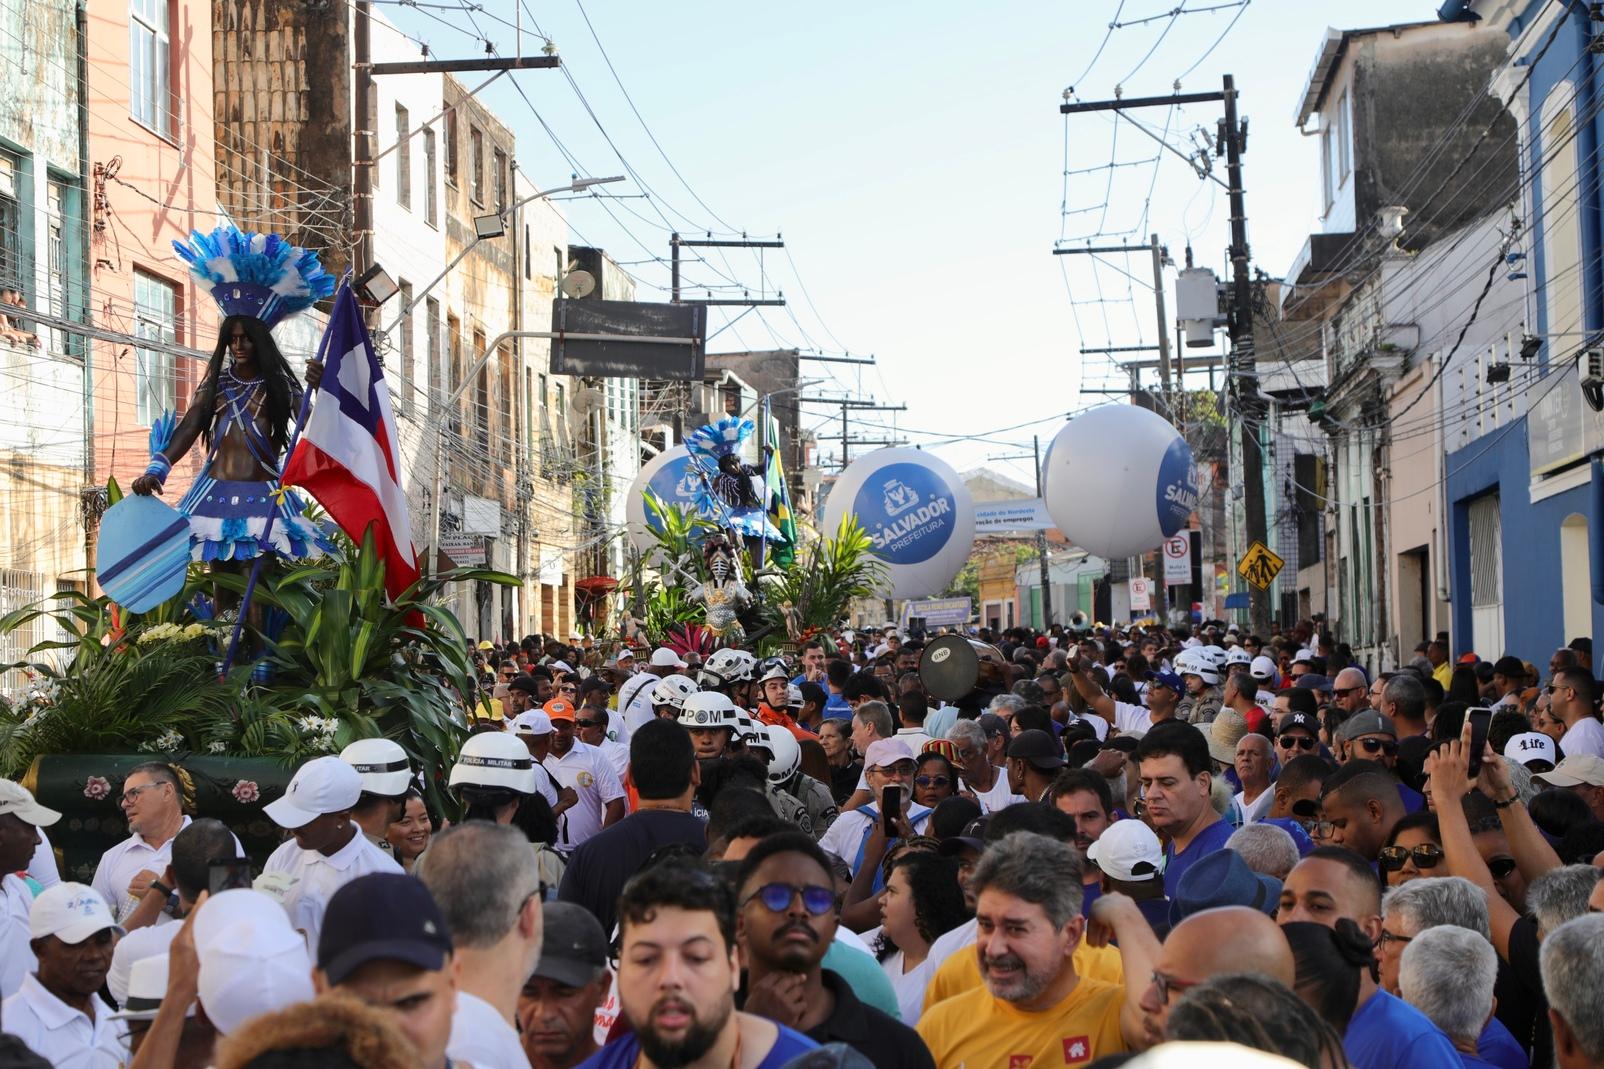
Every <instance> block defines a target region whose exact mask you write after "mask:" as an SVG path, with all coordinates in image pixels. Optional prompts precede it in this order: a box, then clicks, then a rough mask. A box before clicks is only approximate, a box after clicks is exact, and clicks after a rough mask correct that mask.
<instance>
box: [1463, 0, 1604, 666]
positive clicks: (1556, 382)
mask: <svg viewBox="0 0 1604 1069" xmlns="http://www.w3.org/2000/svg"><path fill="white" fill-rule="evenodd" d="M1439 17H1440V18H1442V19H1443V20H1445V21H1465V20H1481V21H1483V22H1484V23H1486V24H1489V25H1493V26H1498V27H1502V28H1503V29H1504V30H1505V31H1506V32H1507V34H1508V36H1509V39H1510V49H1509V53H1508V58H1507V60H1506V61H1505V63H1504V64H1503V66H1502V67H1501V68H1500V69H1499V70H1498V71H1497V72H1495V74H1494V76H1493V79H1492V84H1491V86H1490V89H1489V91H1490V93H1491V94H1492V95H1494V96H1496V97H1497V98H1498V99H1499V100H1501V101H1502V102H1503V103H1504V105H1505V107H1506V108H1508V110H1509V112H1510V114H1511V115H1513V117H1514V118H1515V122H1516V127H1517V130H1518V139H1517V149H1518V153H1519V159H1520V164H1521V166H1520V174H1519V178H1518V179H1517V181H1516V182H1515V186H1516V188H1515V189H1511V190H1504V189H1492V188H1489V189H1487V190H1486V191H1485V195H1486V196H1487V198H1488V203H1489V204H1492V203H1513V204H1514V206H1515V207H1514V212H1513V218H1514V219H1516V220H1520V221H1523V224H1524V225H1523V226H1520V227H1519V228H1517V227H1516V226H1511V228H1510V230H1509V232H1508V233H1506V235H1505V241H1506V246H1505V248H1506V250H1507V253H1506V256H1505V266H1504V267H1503V268H1500V270H1504V271H1506V272H1507V277H1514V278H1521V277H1523V276H1524V282H1525V286H1526V292H1525V307H1524V308H1523V309H1509V310H1494V309H1484V310H1483V314H1489V313H1491V314H1492V315H1493V316H1495V317H1497V318H1504V319H1507V320H1508V321H1510V322H1512V323H1513V322H1516V321H1518V322H1520V323H1521V324H1522V329H1521V330H1520V332H1519V333H1518V334H1516V335H1515V336H1514V338H1513V342H1512V344H1511V345H1510V346H1509V348H1508V350H1507V353H1508V357H1507V362H1506V363H1505V364H1504V365H1503V367H1502V369H1500V370H1493V369H1491V368H1485V367H1484V368H1481V369H1473V370H1479V371H1480V374H1479V375H1475V376H1469V375H1466V374H1465V373H1464V372H1465V368H1464V367H1461V368H1459V369H1458V374H1457V375H1456V374H1455V369H1453V368H1452V367H1450V368H1446V369H1445V371H1446V372H1447V374H1445V375H1444V383H1443V390H1444V399H1443V404H1442V407H1441V412H1442V416H1443V420H1444V424H1443V430H1444V439H1445V450H1446V458H1445V464H1444V473H1445V484H1446V490H1445V494H1444V498H1445V505H1446V508H1445V519H1446V521H1447V526H1448V556H1449V573H1450V589H1451V597H1450V602H1451V606H1452V611H1451V619H1452V633H1453V645H1454V652H1455V653H1456V654H1458V653H1461V652H1463V651H1466V650H1474V651H1475V652H1476V653H1477V654H1479V655H1481V656H1482V657H1484V658H1490V657H1496V656H1499V655H1500V654H1503V653H1510V654H1514V655H1516V656H1519V657H1523V658H1525V659H1527V660H1529V661H1532V662H1533V663H1535V664H1539V665H1542V664H1545V663H1546V660H1547V657H1548V656H1549V654H1550V653H1551V652H1552V651H1553V650H1554V649H1555V648H1557V647H1559V646H1562V645H1564V644H1565V643H1566V641H1568V640H1569V639H1571V638H1574V637H1577V636H1579V635H1592V634H1593V633H1594V632H1595V631H1596V630H1598V628H1599V625H1600V624H1601V623H1604V598H1601V597H1598V596H1596V595H1595V593H1594V590H1595V587H1594V584H1595V583H1597V582H1600V580H1604V574H1600V573H1601V571H1604V568H1601V564H1600V563H1595V562H1594V560H1593V557H1594V550H1593V543H1594V542H1595V541H1597V540H1598V539H1600V537H1601V535H1604V532H1600V530H1599V525H1600V524H1601V523H1604V504H1601V503H1604V474H1601V471H1604V469H1600V468H1599V465H1598V463H1597V461H1596V460H1595V459H1594V458H1596V457H1597V456H1598V455H1599V454H1600V453H1601V452H1604V416H1601V415H1600V414H1599V413H1598V412H1595V411H1593V410H1592V409H1591V408H1590V407H1589V406H1588V405H1587V404H1586V403H1585V401H1584V399H1583V395H1582V389H1581V383H1580V379H1579V375H1578V371H1577V361H1578V358H1579V357H1581V356H1582V354H1584V353H1585V351H1586V350H1587V348H1588V346H1589V344H1591V345H1594V346H1597V345H1600V344H1604V335H1601V333H1600V332H1601V330H1604V236H1601V228H1600V212H1601V208H1604V199H1601V196H1604V193H1601V190H1600V184H1599V179H1600V173H1599V172H1600V161H1599V140H1600V136H1601V133H1604V116H1601V115H1600V113H1599V108H1600V103H1601V102H1604V55H1601V54H1598V53H1597V52H1595V51H1593V50H1592V49H1590V47H1589V45H1590V43H1592V42H1594V41H1595V40H1597V41H1598V42H1599V43H1600V44H1604V36H1596V35H1601V34H1604V23H1600V22H1594V21H1592V20H1590V19H1589V18H1588V14H1587V5H1585V4H1569V3H1564V2H1561V0H1448V2H1446V3H1444V4H1443V5H1442V7H1441V9H1440V11H1439ZM1595 47H1596V46H1595ZM1475 166H1476V163H1475V160H1474V159H1471V160H1470V161H1469V162H1468V163H1467V167H1471V168H1473V167H1475ZM1486 270H1487V267H1486V265H1483V264H1481V263H1474V264H1467V265H1466V267H1465V273H1466V275H1467V277H1469V276H1477V277H1478V278H1479V277H1480V276H1481V275H1483V274H1484V273H1485V272H1486ZM1516 313H1519V314H1516ZM1500 377H1503V378H1504V379H1505V381H1506V383H1508V381H1509V380H1510V379H1511V378H1512V380H1513V382H1512V384H1511V385H1512V386H1513V389H1509V388H1508V386H1506V387H1505V388H1504V389H1502V390H1499V391H1494V390H1493V389H1492V388H1491V387H1492V386H1493V385H1494V384H1495V383H1497V382H1498V381H1499V379H1500ZM1495 392H1497V393H1499V394H1500V395H1501V398H1502V399H1500V400H1496V401H1494V400H1492V395H1493V394H1494V393H1495Z"/></svg>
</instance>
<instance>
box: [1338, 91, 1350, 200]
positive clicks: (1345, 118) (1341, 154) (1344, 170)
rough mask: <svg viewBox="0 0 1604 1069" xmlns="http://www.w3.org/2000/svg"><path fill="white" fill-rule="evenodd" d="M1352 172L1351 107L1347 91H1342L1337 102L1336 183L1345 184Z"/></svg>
mask: <svg viewBox="0 0 1604 1069" xmlns="http://www.w3.org/2000/svg"><path fill="white" fill-rule="evenodd" d="M1351 170H1353V107H1352V105H1350V104H1349V103H1348V91H1347V90H1346V89H1344V90H1343V91H1342V97H1341V98H1340V99H1339V100H1338V101H1337V181H1338V182H1339V183H1340V182H1345V181H1347V179H1348V173H1349V172H1350V171H1351Z"/></svg>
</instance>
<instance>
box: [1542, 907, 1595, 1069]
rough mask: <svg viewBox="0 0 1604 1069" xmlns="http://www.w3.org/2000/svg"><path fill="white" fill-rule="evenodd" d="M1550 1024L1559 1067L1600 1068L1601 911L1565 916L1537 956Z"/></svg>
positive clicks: (1572, 1068)
mask: <svg viewBox="0 0 1604 1069" xmlns="http://www.w3.org/2000/svg"><path fill="white" fill-rule="evenodd" d="M1539 961H1540V965H1541V968H1542V972H1543V988H1544V990H1546V991H1547V992H1548V1004H1549V1008H1548V1019H1549V1021H1550V1023H1551V1024H1552V1025H1553V1027H1554V1063H1555V1065H1556V1066H1558V1069H1601V1067H1604V1015H1601V1014H1600V1013H1599V1010H1598V1008H1599V1006H1600V1004H1601V1003H1604V916H1600V915H1599V914H1596V913H1594V914H1589V915H1588V916H1585V917H1577V918H1576V919H1575V920H1571V921H1567V922H1566V923H1565V924H1563V925H1561V926H1560V927H1559V928H1558V929H1557V930H1555V931H1554V932H1552V933H1550V934H1549V937H1548V938H1547V939H1546V940H1544V942H1543V949H1542V953H1541V956H1540V958H1539Z"/></svg>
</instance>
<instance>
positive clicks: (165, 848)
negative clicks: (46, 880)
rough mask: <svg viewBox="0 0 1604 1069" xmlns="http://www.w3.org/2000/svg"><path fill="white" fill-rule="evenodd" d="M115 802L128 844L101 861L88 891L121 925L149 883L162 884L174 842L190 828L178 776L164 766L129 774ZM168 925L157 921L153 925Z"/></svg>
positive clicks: (152, 765)
mask: <svg viewBox="0 0 1604 1069" xmlns="http://www.w3.org/2000/svg"><path fill="white" fill-rule="evenodd" d="M118 801H119V804H120V805H121V806H122V811H123V816H124V818H125V819H126V820H127V821H128V832H129V834H128V838H126V839H124V840H123V841H122V842H120V843H118V844H117V845H116V846H114V847H112V848H111V849H110V850H107V851H106V852H105V853H104V854H102V855H100V864H99V865H97V866H96V867H95V875H94V877H93V878H92V879H91V880H90V881H89V885H90V886H91V887H93V888H94V889H95V890H96V891H97V892H99V894H100V897H101V898H102V899H104V900H105V902H106V903H107V904H108V905H109V906H110V907H111V910H112V913H113V915H115V916H116V917H117V919H118V920H119V921H120V920H122V919H123V918H125V917H127V916H128V915H129V914H131V913H133V911H134V909H135V908H136V907H137V906H138V905H139V900H140V899H142V898H144V897H145V892H146V891H148V890H150V884H151V881H153V880H158V879H160V878H161V874H162V873H163V872H164V871H165V870H166V868H167V865H168V864H169V863H170V862H171V861H172V859H173V836H175V835H177V834H178V833H179V832H180V831H182V830H183V829H184V828H186V827H188V826H189V819H190V818H189V817H187V816H185V815H184V791H183V785H182V784H181V783H180V782H179V778H178V773H177V772H176V771H175V770H174V768H173V766H172V765H169V764H166V763H165V762H162V761H151V762H147V763H146V764H142V765H135V766H134V767H133V768H131V769H129V770H128V775H127V776H126V777H125V778H124V779H123V793H122V797H121V798H120V799H119V800H118ZM170 920H172V918H171V917H167V916H158V917H157V918H156V921H155V923H157V924H163V923H166V922H168V921H170Z"/></svg>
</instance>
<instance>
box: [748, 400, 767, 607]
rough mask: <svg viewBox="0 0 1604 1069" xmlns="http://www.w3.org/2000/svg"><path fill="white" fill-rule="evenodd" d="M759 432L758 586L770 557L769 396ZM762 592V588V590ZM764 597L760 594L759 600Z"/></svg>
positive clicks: (763, 407)
mask: <svg viewBox="0 0 1604 1069" xmlns="http://www.w3.org/2000/svg"><path fill="white" fill-rule="evenodd" d="M759 419H760V422H759V430H758V432H757V459H758V463H759V464H761V465H763V502H762V506H763V526H762V527H761V528H759V531H760V540H759V542H758V544H757V567H755V568H753V569H752V582H753V585H754V586H756V585H757V573H758V572H761V571H762V570H763V558H765V557H767V556H768V555H769V457H768V452H769V395H768V394H764V395H763V405H762V408H761V409H760V410H759ZM760 590H761V588H760ZM761 597H762V595H761V593H759V598H760V599H761Z"/></svg>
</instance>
